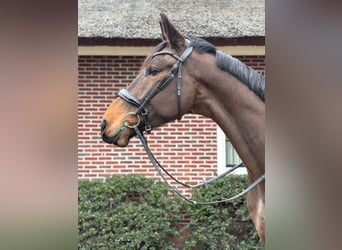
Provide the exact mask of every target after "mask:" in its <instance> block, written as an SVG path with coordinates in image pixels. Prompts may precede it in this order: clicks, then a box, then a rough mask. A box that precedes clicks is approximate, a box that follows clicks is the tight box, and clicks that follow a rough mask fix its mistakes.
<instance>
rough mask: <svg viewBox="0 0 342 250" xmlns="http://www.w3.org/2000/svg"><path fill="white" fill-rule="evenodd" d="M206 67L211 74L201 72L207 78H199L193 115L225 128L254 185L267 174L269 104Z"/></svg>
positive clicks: (223, 74) (221, 72)
mask: <svg viewBox="0 0 342 250" xmlns="http://www.w3.org/2000/svg"><path fill="white" fill-rule="evenodd" d="M203 66H204V67H206V68H207V69H208V71H197V72H204V74H203V73H202V76H196V78H197V79H199V84H198V89H197V93H198V95H197V98H196V101H195V105H194V107H193V108H192V109H191V112H192V113H198V114H202V115H205V116H207V117H209V118H211V119H213V120H214V121H215V122H216V123H217V124H218V125H219V126H220V127H221V129H222V130H223V131H224V133H225V134H226V136H227V137H228V138H229V140H230V141H231V143H232V145H233V146H234V148H235V150H236V151H237V153H238V154H239V156H240V158H241V159H242V161H243V162H244V163H245V165H246V167H247V170H248V175H249V178H250V180H251V181H253V180H255V179H257V178H258V177H260V176H261V175H262V174H264V172H265V121H264V118H265V104H264V102H262V101H261V99H260V98H259V97H258V96H256V95H255V93H254V92H252V91H251V90H250V89H249V88H248V87H247V86H246V85H244V84H243V83H241V82H240V81H239V80H237V79H236V78H235V77H233V76H231V75H230V74H228V73H226V72H224V71H222V70H220V69H219V68H217V67H216V65H215V66H214V67H213V66H209V68H208V64H204V65H203ZM198 67H199V65H198ZM205 72H206V73H205ZM208 72H210V74H208ZM200 74H201V73H200Z"/></svg>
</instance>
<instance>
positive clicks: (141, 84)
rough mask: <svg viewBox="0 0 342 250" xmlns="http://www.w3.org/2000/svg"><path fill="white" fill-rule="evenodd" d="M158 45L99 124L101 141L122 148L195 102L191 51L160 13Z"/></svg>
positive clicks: (174, 117) (179, 115)
mask: <svg viewBox="0 0 342 250" xmlns="http://www.w3.org/2000/svg"><path fill="white" fill-rule="evenodd" d="M160 26H161V32H162V39H163V41H162V43H160V44H159V45H158V46H157V47H156V48H155V49H154V51H153V52H152V53H151V54H150V55H148V56H147V58H146V59H145V61H144V63H143V65H142V67H141V69H140V72H139V73H138V75H137V77H136V78H135V79H134V80H133V81H132V83H131V84H130V85H129V86H128V88H127V89H124V90H121V91H120V92H119V93H118V97H117V98H115V100H114V101H113V102H112V104H111V105H110V106H109V107H108V108H107V110H106V111H105V113H104V115H103V121H102V124H101V135H102V138H103V140H104V141H105V142H107V143H110V144H115V145H117V146H121V147H125V146H127V145H128V143H129V140H130V138H132V137H133V136H135V135H136V133H135V132H134V129H133V126H137V127H138V128H139V130H140V131H143V130H145V131H147V132H150V130H151V129H152V128H155V127H158V126H161V125H163V124H165V123H167V122H170V121H173V120H175V119H176V118H178V119H180V118H181V116H182V115H183V114H185V113H187V112H188V111H189V110H190V108H191V106H192V105H193V103H194V101H195V96H194V94H195V89H194V88H195V85H194V79H193V78H192V77H191V74H189V72H191V71H193V70H194V68H193V67H194V66H188V65H189V64H190V63H189V62H188V61H190V60H191V59H190V54H191V53H192V48H191V47H189V41H188V40H186V39H185V37H184V36H183V35H182V34H181V33H180V32H179V31H178V30H177V29H176V28H175V27H174V25H172V24H171V23H170V21H169V20H168V18H167V17H166V15H164V14H161V22H160Z"/></svg>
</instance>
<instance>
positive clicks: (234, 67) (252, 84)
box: [191, 38, 265, 102]
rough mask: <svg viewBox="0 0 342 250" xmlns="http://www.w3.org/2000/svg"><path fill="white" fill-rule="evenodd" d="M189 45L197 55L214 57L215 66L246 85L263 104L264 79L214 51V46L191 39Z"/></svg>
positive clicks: (242, 64) (230, 57)
mask: <svg viewBox="0 0 342 250" xmlns="http://www.w3.org/2000/svg"><path fill="white" fill-rule="evenodd" d="M191 45H192V46H193V47H194V49H195V50H196V51H197V52H198V53H209V54H212V55H215V56H216V65H217V66H218V67H219V68H220V69H221V70H223V71H226V72H228V73H229V74H231V75H233V76H235V77H236V78H237V79H239V80H240V81H241V82H242V83H244V84H245V85H247V86H248V87H249V88H250V89H251V90H252V91H253V92H254V93H255V94H256V95H257V96H259V97H260V99H261V100H262V101H263V102H265V78H264V76H262V75H260V74H259V73H257V72H256V71H255V70H254V69H252V68H251V67H249V66H247V65H246V64H244V63H242V62H241V61H239V60H238V59H236V58H234V57H232V56H230V55H227V54H225V53H223V52H222V51H218V50H216V48H215V47H214V45H212V44H211V43H209V42H207V41H205V40H203V39H200V38H195V39H193V38H191Z"/></svg>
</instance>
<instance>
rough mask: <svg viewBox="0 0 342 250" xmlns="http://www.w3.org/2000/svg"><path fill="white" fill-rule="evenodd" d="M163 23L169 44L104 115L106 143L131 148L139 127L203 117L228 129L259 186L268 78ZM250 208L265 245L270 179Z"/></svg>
mask: <svg viewBox="0 0 342 250" xmlns="http://www.w3.org/2000/svg"><path fill="white" fill-rule="evenodd" d="M160 24H161V30H162V37H163V42H162V43H161V44H159V45H158V46H157V47H156V48H155V50H154V51H153V53H152V54H151V55H149V56H148V57H147V58H146V60H145V62H144V64H143V66H142V68H141V70H140V73H139V74H138V76H137V77H136V78H135V80H134V81H133V82H132V83H131V84H130V86H129V87H128V88H127V90H126V89H125V90H121V91H120V92H119V97H120V98H116V99H115V100H114V101H113V103H112V104H111V105H110V106H109V107H108V109H107V110H106V112H105V114H104V115H103V122H102V125H101V134H102V138H103V140H104V141H105V142H107V143H111V144H115V145H117V146H120V147H125V146H127V144H128V143H129V140H130V138H131V137H133V136H135V135H136V134H137V130H136V129H138V128H139V131H143V130H145V131H147V132H149V131H150V130H151V129H152V128H155V127H158V126H160V125H163V124H165V123H167V122H171V121H173V120H175V119H177V118H178V119H180V118H181V116H182V115H183V114H186V113H196V114H201V115H204V116H207V117H209V118H211V119H213V120H214V121H215V122H216V123H217V124H218V125H219V126H220V127H221V128H222V130H223V131H224V132H225V134H226V136H227V137H228V138H229V140H230V141H231V143H232V144H233V146H234V148H235V149H236V151H237V153H238V154H239V156H240V158H241V159H242V161H243V163H244V164H245V165H246V167H247V171H248V177H249V182H250V183H253V182H254V181H256V180H257V179H258V178H259V177H260V176H262V175H264V173H265V102H264V89H265V81H264V78H263V77H262V76H261V75H259V74H258V73H256V72H255V71H254V70H252V69H251V68H249V67H247V66H246V65H245V64H243V63H242V62H240V61H238V60H237V59H235V58H233V57H231V56H229V55H226V54H224V53H222V52H220V51H218V50H216V48H215V47H214V46H213V45H211V44H210V43H208V42H206V41H204V40H202V39H198V38H189V40H188V39H186V38H185V37H184V36H183V35H182V34H181V33H180V32H179V31H178V30H177V29H176V28H175V27H174V26H173V25H172V24H171V23H170V22H169V20H168V19H167V17H166V16H165V15H164V14H161V23H160ZM134 127H135V128H134ZM139 131H138V133H139ZM247 206H248V210H249V213H250V215H251V218H252V220H253V223H254V225H255V227H256V230H257V232H258V234H259V237H260V239H261V240H262V241H263V242H265V182H264V181H262V182H261V183H260V184H258V185H257V186H256V188H254V189H252V190H251V191H250V192H249V193H248V196H247Z"/></svg>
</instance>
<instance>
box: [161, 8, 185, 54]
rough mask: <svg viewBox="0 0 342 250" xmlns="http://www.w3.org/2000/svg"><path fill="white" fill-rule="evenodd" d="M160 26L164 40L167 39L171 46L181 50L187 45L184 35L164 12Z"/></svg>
mask: <svg viewBox="0 0 342 250" xmlns="http://www.w3.org/2000/svg"><path fill="white" fill-rule="evenodd" d="M160 16H161V22H160V27H161V31H162V37H163V40H164V41H167V43H168V44H169V47H170V48H172V49H175V50H180V49H182V48H183V47H184V46H185V38H184V36H183V35H182V34H181V33H180V32H179V31H178V30H177V29H176V28H175V26H173V25H172V23H170V21H169V19H168V18H167V16H166V15H165V14H164V13H160Z"/></svg>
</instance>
